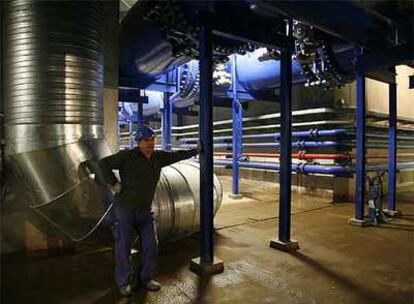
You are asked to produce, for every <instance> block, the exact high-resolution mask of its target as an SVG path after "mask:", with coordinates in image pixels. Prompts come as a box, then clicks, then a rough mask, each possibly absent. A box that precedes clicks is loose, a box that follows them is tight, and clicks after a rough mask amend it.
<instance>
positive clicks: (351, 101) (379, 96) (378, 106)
mask: <svg viewBox="0 0 414 304" xmlns="http://www.w3.org/2000/svg"><path fill="white" fill-rule="evenodd" d="M396 71H397V114H398V116H399V117H401V118H410V119H414V107H413V100H414V90H410V89H409V88H408V81H409V80H408V76H410V75H413V74H414V69H413V68H410V67H408V66H403V65H401V66H397V68H396ZM365 84H366V100H367V111H373V112H379V113H383V114H388V98H389V94H388V85H387V84H384V83H382V82H379V81H376V80H372V79H366V83H365ZM335 99H336V101H337V102H338V101H339V100H343V102H344V106H346V107H356V83H355V81H354V82H352V83H351V84H348V85H346V86H344V87H342V88H340V89H337V90H336V91H335Z"/></svg>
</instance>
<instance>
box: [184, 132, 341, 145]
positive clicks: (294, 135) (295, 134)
mask: <svg viewBox="0 0 414 304" xmlns="http://www.w3.org/2000/svg"><path fill="white" fill-rule="evenodd" d="M345 135H348V132H347V130H345V129H334V130H317V129H315V130H309V131H298V132H292V138H307V137H336V136H338V137H339V136H345ZM248 138H273V139H275V140H279V139H280V133H266V134H251V135H243V139H248ZM231 139H232V136H216V137H214V138H213V140H214V141H222V140H231ZM180 141H181V142H183V143H188V142H197V141H198V138H182V139H180Z"/></svg>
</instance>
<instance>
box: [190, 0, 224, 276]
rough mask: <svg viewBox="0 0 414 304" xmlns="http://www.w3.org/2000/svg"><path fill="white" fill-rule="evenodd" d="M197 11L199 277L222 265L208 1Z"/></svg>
mask: <svg viewBox="0 0 414 304" xmlns="http://www.w3.org/2000/svg"><path fill="white" fill-rule="evenodd" d="M206 4H207V5H206V7H205V8H204V9H202V10H200V12H199V18H200V32H199V51H200V58H199V64H200V112H199V118H200V120H199V123H200V128H199V132H200V133H199V136H200V143H201V145H202V152H201V154H200V232H201V244H200V245H201V248H200V251H201V252H200V257H199V258H195V259H192V260H191V264H190V269H191V270H192V271H194V272H195V273H197V274H199V275H203V274H215V273H221V272H223V270H224V266H223V262H222V261H220V260H219V259H217V258H215V257H214V242H213V232H214V231H213V229H214V223H213V216H214V195H213V194H214V193H213V51H212V26H211V21H212V19H213V13H212V10H213V9H212V2H206Z"/></svg>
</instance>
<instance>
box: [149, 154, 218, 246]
mask: <svg viewBox="0 0 414 304" xmlns="http://www.w3.org/2000/svg"><path fill="white" fill-rule="evenodd" d="M222 198H223V188H222V186H221V183H220V181H219V179H218V178H217V176H216V175H214V214H216V212H217V211H218V209H219V208H220V205H221V201H222ZM152 205H153V208H154V211H155V213H156V214H157V228H158V236H159V237H160V239H161V240H162V239H166V238H168V239H171V238H179V237H183V236H185V235H188V234H190V233H193V232H196V231H198V229H199V226H200V165H199V164H198V163H196V162H193V161H182V162H179V163H176V164H174V165H171V166H168V167H165V168H163V169H162V172H161V178H160V181H159V183H158V185H157V191H156V193H155V197H154V200H153V203H152Z"/></svg>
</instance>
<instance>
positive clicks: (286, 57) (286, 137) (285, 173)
mask: <svg viewBox="0 0 414 304" xmlns="http://www.w3.org/2000/svg"><path fill="white" fill-rule="evenodd" d="M286 33H287V35H288V37H290V38H291V37H292V20H289V21H288V22H287V29H286ZM292 48H293V46H292V47H291V48H286V49H283V50H282V51H281V54H280V57H281V58H280V175H279V184H280V188H279V231H278V240H271V241H270V247H272V248H275V249H279V250H283V251H296V250H298V249H299V245H298V243H297V242H296V241H294V240H291V239H290V226H291V218H290V217H291V214H290V212H291V176H292V158H291V154H292Z"/></svg>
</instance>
